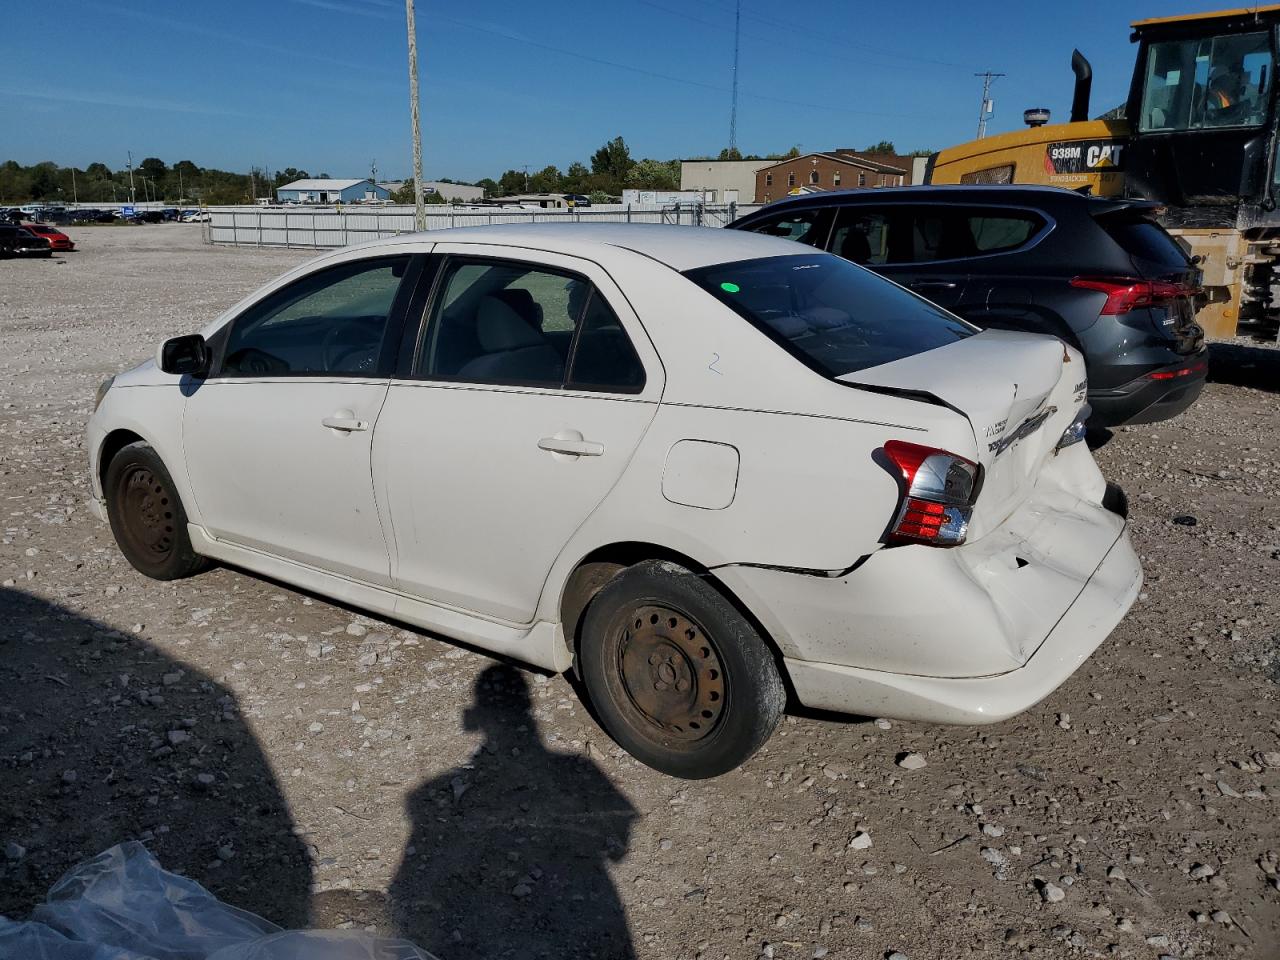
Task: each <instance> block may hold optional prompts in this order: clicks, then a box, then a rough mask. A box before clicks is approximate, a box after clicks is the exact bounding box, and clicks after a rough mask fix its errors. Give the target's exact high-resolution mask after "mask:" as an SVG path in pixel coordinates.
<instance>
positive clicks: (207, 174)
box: [0, 136, 923, 204]
mask: <svg viewBox="0 0 1280 960" xmlns="http://www.w3.org/2000/svg"><path fill="white" fill-rule="evenodd" d="M866 152H868V153H894V152H895V151H894V145H893V144H892V143H891V142H889V141H885V140H882V141H880V142H879V143H876V144H873V145H871V146H870V147H868V148H867V150H866ZM915 152H916V153H921V152H923V151H915ZM798 156H800V148H799V147H792V148H791V149H790V150H788V151H787V152H785V153H774V154H765V155H763V156H761V155H756V154H752V155H747V156H743V154H741V153H740V152H739V151H738V150H737V149H736V148H734V149H729V148H726V149H724V150H721V151H720V153H719V154H718V155H717V156H715V157H711V156H705V157H691V158H689V159H693V160H785V159H787V158H789V157H798ZM131 173H132V183H131V182H130V175H131ZM311 176H312V175H311V174H309V173H307V171H306V170H299V169H297V168H296V167H285V168H284V169H283V170H277V171H275V172H274V173H273V172H271V171H269V170H264V169H261V168H258V167H250V168H249V171H248V172H247V173H235V172H232V171H229V170H218V169H216V168H214V167H201V166H197V165H196V164H195V163H194V162H192V161H191V160H179V161H178V162H177V163H175V164H173V165H172V166H170V165H169V164H167V163H165V162H164V161H163V160H161V159H160V158H159V157H147V158H146V159H144V160H142V161H141V162H140V163H139V164H138V165H137V166H136V167H134V168H133V169H132V171H130V170H129V168H128V166H126V167H124V168H120V169H117V170H112V169H111V168H110V167H108V166H107V165H106V164H105V163H91V164H89V165H88V166H87V167H84V168H83V169H81V168H79V167H63V166H59V165H58V164H56V163H54V162H53V161H51V160H45V161H43V162H41V163H35V164H32V165H30V166H23V165H22V164H20V163H18V162H17V161H15V160H7V161H5V162H4V163H3V164H0V203H16V202H26V201H44V202H46V203H69V202H72V201H73V200H78V201H79V202H80V203H102V202H112V201H115V202H129V201H131V200H140V201H141V200H160V201H166V202H171V203H185V202H190V203H207V204H224V203H252V202H253V200H254V199H255V198H257V197H274V196H275V191H276V188H277V187H282V186H284V185H285V184H287V183H292V182H293V181H294V180H305V179H307V178H309V177H311ZM315 176H316V177H318V178H320V179H327V178H328V176H329V174H327V173H318V174H316V175H315ZM444 182H453V183H465V182H466V181H462V180H457V181H449V180H447V178H444ZM474 185H475V186H480V187H484V189H485V195H486V196H489V197H506V196H511V195H513V194H518V193H561V194H563V193H577V194H584V195H587V196H590V197H591V198H592V199H593V200H597V201H603V200H604V199H605V198H607V197H617V196H621V194H622V191H623V190H624V189H628V188H630V189H636V190H678V189H680V161H679V160H654V159H650V158H644V159H640V160H636V159H633V158H632V156H631V149H630V148H629V147H628V146H627V143H626V141H625V140H623V138H622V137H620V136H619V137H614V138H613V139H612V140H610V141H608V142H607V143H605V144H603V145H602V146H601V147H600V149H598V150H596V151H595V152H594V153H593V154H591V156H590V157H589V158H588V162H586V163H583V162H581V161H574V162H573V163H571V164H569V167H568V169H566V170H565V171H563V172H561V170H560V169H559V167H556V166H555V165H554V164H552V165H548V166H546V167H543V168H542V169H541V170H536V171H530V170H527V169H522V170H514V169H513V170H507V171H506V172H505V173H503V174H502V176H500V177H499V178H498V179H497V180H494V179H492V178H490V177H485V178H483V179H482V180H478V181H476V183H475V184H474ZM392 199H394V200H397V201H399V202H402V203H412V202H413V182H412V180H410V181H408V182H407V183H406V184H405V185H404V188H403V189H401V190H400V191H399V192H397V193H396V194H394V195H393V197H392ZM428 201H429V202H432V203H444V202H445V201H444V199H443V198H442V197H440V196H438V195H431V196H429V197H428Z"/></svg>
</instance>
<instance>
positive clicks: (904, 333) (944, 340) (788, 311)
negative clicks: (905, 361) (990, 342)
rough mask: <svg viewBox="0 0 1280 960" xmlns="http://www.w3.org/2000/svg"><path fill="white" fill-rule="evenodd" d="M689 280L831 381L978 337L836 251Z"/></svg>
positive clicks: (747, 263) (712, 271)
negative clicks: (835, 254) (845, 258)
mask: <svg viewBox="0 0 1280 960" xmlns="http://www.w3.org/2000/svg"><path fill="white" fill-rule="evenodd" d="M685 276H686V277H688V278H689V279H690V280H692V281H693V282H694V283H696V284H697V285H698V286H700V287H702V289H704V290H706V291H707V292H708V293H710V294H711V295H712V296H713V297H715V298H716V299H717V300H719V301H720V302H721V303H724V304H726V305H728V306H729V307H731V308H732V309H733V310H734V311H735V312H737V313H738V314H740V315H741V316H742V317H744V318H745V319H746V320H748V321H750V323H751V324H752V325H753V326H755V327H756V328H757V329H759V330H760V331H762V332H763V333H765V334H766V335H767V336H769V337H770V338H771V339H773V340H774V341H775V342H776V343H778V344H780V345H781V346H782V347H784V348H785V349H786V350H787V351H788V352H790V353H791V354H793V355H794V356H796V357H797V358H798V359H800V360H801V361H803V362H804V363H805V364H807V365H808V366H810V367H812V368H813V369H814V370H817V371H818V372H819V373H821V374H823V375H825V376H828V377H840V376H843V375H845V374H847V373H853V372H855V371H857V370H865V369H866V368H868V367H875V366H879V365H880V364H882V363H890V362H892V361H894V360H901V359H902V358H903V357H910V356H914V355H915V354H917V353H924V352H925V351H926V350H932V349H933V348H935V347H941V346H945V345H946V344H948V343H954V342H955V341H956V340H960V339H963V338H964V337H968V336H971V335H972V334H974V333H976V332H977V329H976V328H975V327H971V326H969V325H968V324H967V323H965V322H964V321H963V320H960V319H959V318H957V317H953V316H952V315H951V314H949V313H947V312H946V311H945V310H943V309H942V308H941V307H936V306H934V305H933V304H931V303H929V302H928V301H927V300H923V299H921V298H920V297H918V296H916V295H915V294H913V293H908V292H907V291H906V290H903V289H902V288H901V287H898V286H895V285H894V284H892V283H890V282H889V281H887V280H885V279H883V278H882V277H878V276H876V275H875V274H874V273H871V272H870V271H867V270H864V269H863V268H861V267H858V266H855V265H854V264H852V263H849V261H847V260H842V259H841V258H839V257H833V256H831V255H830V254H814V255H811V256H784V257H768V258H766V259H763V260H742V261H739V262H737V263H722V264H717V265H715V266H711V267H700V268H698V269H697V270H690V271H688V272H687V273H685Z"/></svg>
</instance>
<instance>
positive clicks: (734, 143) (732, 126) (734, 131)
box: [729, 0, 742, 152]
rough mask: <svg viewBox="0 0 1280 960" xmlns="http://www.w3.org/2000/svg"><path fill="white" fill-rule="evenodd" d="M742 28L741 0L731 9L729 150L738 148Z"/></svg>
mask: <svg viewBox="0 0 1280 960" xmlns="http://www.w3.org/2000/svg"><path fill="white" fill-rule="evenodd" d="M741 30H742V0H737V3H736V6H735V8H734V11H733V106H731V107H730V108H729V150H730V152H732V151H734V150H737V149H738V35H739V33H740V32H741Z"/></svg>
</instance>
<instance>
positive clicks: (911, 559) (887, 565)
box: [716, 453, 1142, 723]
mask: <svg viewBox="0 0 1280 960" xmlns="http://www.w3.org/2000/svg"><path fill="white" fill-rule="evenodd" d="M1065 456H1066V455H1065V453H1064V459H1065ZM1084 456H1087V454H1084ZM1077 463H1078V464H1081V465H1083V461H1082V460H1078V461H1077ZM1055 466H1056V465H1055ZM1062 466H1063V467H1064V468H1065V469H1061V470H1048V471H1046V473H1045V474H1044V475H1042V482H1041V483H1040V484H1039V485H1038V486H1037V488H1036V490H1035V492H1034V494H1033V495H1032V496H1031V497H1030V498H1028V499H1027V500H1026V501H1025V502H1024V503H1023V504H1021V505H1020V506H1019V507H1018V508H1017V509H1016V510H1015V511H1014V512H1013V513H1012V514H1011V515H1010V516H1009V517H1008V518H1006V519H1005V521H1004V522H1003V523H1001V524H1000V526H999V527H997V528H996V529H995V530H992V531H991V532H990V533H988V534H987V535H986V536H984V537H983V538H982V539H981V540H978V541H976V542H974V543H969V544H966V545H964V546H963V547H959V548H956V549H951V550H943V549H938V548H935V547H928V546H909V547H896V548H893V549H886V550H880V551H878V552H876V553H874V554H872V555H871V556H870V557H868V558H866V560H865V562H863V563H861V564H860V565H857V566H856V567H855V568H854V569H853V570H851V571H848V572H846V573H844V574H842V575H839V576H827V577H823V576H812V575H804V574H798V573H791V572H787V571H781V570H771V569H760V568H749V567H728V568H721V569H718V570H717V571H716V573H717V575H718V576H720V577H721V578H722V579H723V580H724V582H725V583H726V585H727V586H728V587H729V588H730V589H732V590H734V591H735V593H736V594H737V595H738V596H739V597H740V598H741V599H742V600H743V602H744V603H746V604H747V606H748V607H750V608H751V610H752V612H753V613H754V614H755V615H756V616H757V617H758V618H759V620H760V621H761V623H762V624H763V625H764V626H765V628H766V629H767V630H768V631H769V632H770V634H771V635H772V636H773V638H774V639H775V641H776V642H777V643H778V645H779V646H780V647H781V649H782V652H783V656H784V660H785V665H786V668H787V671H788V673H789V674H790V678H791V682H792V685H793V687H794V689H795V692H796V694H797V696H798V698H799V699H800V701H801V702H802V703H804V704H806V705H807V706H811V707H817V708H822V709H829V710H838V711H841V712H845V713H858V714H874V715H877V716H889V717H898V718H902V719H921V720H931V721H940V722H955V723H983V722H993V721H996V720H1000V719H1003V718H1005V717H1008V716H1011V715H1012V714H1015V713H1017V712H1019V711H1021V710H1025V709H1027V708H1028V707H1030V706H1031V705H1033V704H1034V703H1036V702H1037V701H1039V700H1040V699H1042V698H1043V697H1045V696H1046V695H1047V694H1049V693H1050V692H1051V691H1052V690H1053V689H1054V688H1055V687H1057V686H1058V685H1059V684H1061V683H1062V682H1063V681H1064V680H1066V679H1067V677H1069V676H1070V675H1071V673H1072V672H1073V671H1074V670H1075V669H1076V668H1077V667H1078V666H1079V665H1080V664H1081V663H1082V662H1083V661H1084V660H1085V659H1086V658H1087V657H1088V656H1089V654H1091V653H1092V652H1093V651H1094V649H1096V648H1097V646H1098V644H1100V643H1101V642H1102V641H1103V640H1104V639H1105V638H1106V636H1107V634H1108V633H1110V631H1111V630H1112V629H1113V628H1114V627H1115V626H1116V624H1118V623H1119V622H1120V620H1121V619H1122V618H1123V617H1124V615H1125V613H1126V612H1127V611H1128V609H1129V607H1130V606H1131V605H1132V604H1133V602H1134V599H1135V598H1136V597H1137V595H1138V590H1139V589H1140V587H1141V585H1142V568H1141V565H1140V564H1139V562H1138V558H1137V556H1136V554H1135V553H1134V551H1133V548H1132V546H1131V545H1130V543H1129V538H1128V534H1127V531H1126V523H1125V519H1124V517H1123V515H1122V513H1123V510H1122V509H1117V503H1118V501H1119V502H1122V501H1123V494H1118V488H1111V489H1110V490H1108V488H1107V487H1106V485H1105V484H1104V483H1103V482H1102V480H1101V476H1100V475H1096V480H1095V479H1094V478H1093V477H1088V476H1087V475H1086V476H1083V477H1082V476H1081V475H1080V474H1079V473H1077V472H1076V471H1073V470H1071V469H1070V468H1069V467H1067V465H1065V464H1063V465H1062ZM1089 466H1090V467H1091V466H1092V461H1091V460H1090V461H1089ZM1093 470H1094V472H1095V474H1096V468H1093ZM1073 474H1074V476H1073ZM1082 480H1087V481H1088V482H1086V483H1081V481H1082ZM1069 481H1074V482H1069ZM1117 494H1118V496H1117ZM1104 504H1105V505H1104Z"/></svg>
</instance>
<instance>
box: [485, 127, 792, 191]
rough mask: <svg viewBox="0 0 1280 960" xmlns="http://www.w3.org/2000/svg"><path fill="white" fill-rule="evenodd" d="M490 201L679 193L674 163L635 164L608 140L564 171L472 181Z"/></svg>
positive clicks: (618, 142)
mask: <svg viewBox="0 0 1280 960" xmlns="http://www.w3.org/2000/svg"><path fill="white" fill-rule="evenodd" d="M798 156H800V149H799V147H792V148H791V150H789V151H788V152H787V153H778V154H768V155H767V156H764V157H757V156H748V157H744V156H743V155H742V154H741V153H739V152H738V150H737V149H736V148H735V149H724V150H721V151H720V154H719V156H717V157H710V156H707V157H690V158H688V159H692V160H712V159H716V160H785V159H786V158H788V157H798ZM477 185H478V186H482V187H484V188H485V193H486V195H487V196H490V197H509V196H511V195H512V194H516V193H577V194H584V195H586V196H590V197H591V198H592V200H594V201H597V202H602V201H604V200H605V198H607V197H618V196H621V195H622V191H623V190H624V189H631V190H679V189H680V161H679V160H653V159H650V158H644V159H640V160H635V159H633V158H632V156H631V149H630V147H628V146H627V142H626V141H625V140H624V139H623V138H622V137H614V138H613V139H612V140H610V141H609V142H608V143H605V144H604V145H603V146H601V147H600V149H599V150H597V151H596V152H595V153H593V154H592V155H591V156H590V158H589V160H588V163H583V162H581V161H575V162H573V163H571V164H569V167H568V169H566V170H565V171H564V172H561V171H560V168H559V167H557V166H555V165H554V164H553V165H550V166H546V167H543V168H542V169H541V170H537V171H529V170H508V171H506V172H505V173H503V174H502V176H500V177H499V178H498V179H497V180H493V179H491V178H488V177H486V178H484V179H483V180H480V181H478V182H477Z"/></svg>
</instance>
